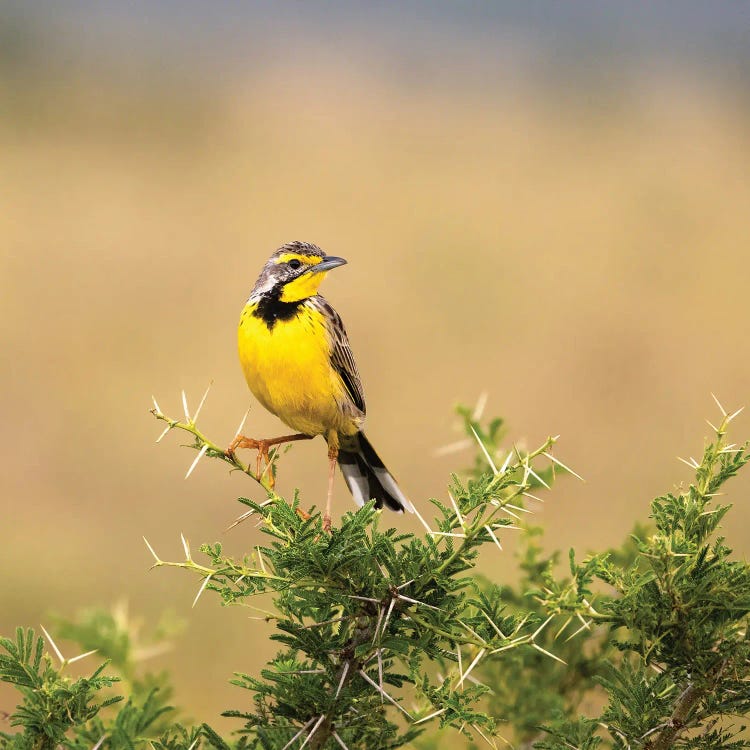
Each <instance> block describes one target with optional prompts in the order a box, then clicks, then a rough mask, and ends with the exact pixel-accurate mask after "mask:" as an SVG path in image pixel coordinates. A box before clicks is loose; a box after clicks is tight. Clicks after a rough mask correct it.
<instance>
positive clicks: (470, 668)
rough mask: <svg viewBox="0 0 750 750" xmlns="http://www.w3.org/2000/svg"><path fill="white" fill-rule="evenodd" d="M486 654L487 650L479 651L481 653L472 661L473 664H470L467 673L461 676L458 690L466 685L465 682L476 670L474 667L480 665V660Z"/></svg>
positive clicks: (481, 649) (457, 686)
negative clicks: (473, 670) (472, 671)
mask: <svg viewBox="0 0 750 750" xmlns="http://www.w3.org/2000/svg"><path fill="white" fill-rule="evenodd" d="M486 652H487V649H486V648H480V649H479V653H478V654H477V655H476V656H475V657H474V661H472V662H471V664H469V666H468V668H467V669H466V671H465V672H464V673H463V675H461V679H460V680H459V681H458V684H457V685H456V688H460V687H461V685H463V684H464V680H465V679H466V678H467V677H468V676H469V673H470V672H471V670H472V669H474V667H476V665H477V664H478V663H479V660H480V659H481V658H482V657H483V656H484V655H485V653H486Z"/></svg>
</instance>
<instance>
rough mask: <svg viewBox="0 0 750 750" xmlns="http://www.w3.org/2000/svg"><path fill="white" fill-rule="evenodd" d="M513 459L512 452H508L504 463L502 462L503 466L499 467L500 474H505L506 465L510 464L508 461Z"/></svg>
mask: <svg viewBox="0 0 750 750" xmlns="http://www.w3.org/2000/svg"><path fill="white" fill-rule="evenodd" d="M512 457H513V451H508V455H507V456H506V457H505V461H503V465H502V466H501V467H500V473H501V474H505V472H506V470H507V468H508V465H509V464H510V459H511V458H512Z"/></svg>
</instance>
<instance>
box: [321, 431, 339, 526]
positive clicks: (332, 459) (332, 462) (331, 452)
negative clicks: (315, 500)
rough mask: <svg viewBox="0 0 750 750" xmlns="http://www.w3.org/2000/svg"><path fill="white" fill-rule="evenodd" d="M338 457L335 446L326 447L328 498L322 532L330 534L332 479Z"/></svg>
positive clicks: (337, 450)
mask: <svg viewBox="0 0 750 750" xmlns="http://www.w3.org/2000/svg"><path fill="white" fill-rule="evenodd" d="M338 457H339V449H338V446H336V445H329V446H328V498H327V499H326V512H325V515H324V516H323V531H326V532H328V533H329V534H330V533H331V501H332V500H333V479H334V477H335V475H336V461H337V460H338Z"/></svg>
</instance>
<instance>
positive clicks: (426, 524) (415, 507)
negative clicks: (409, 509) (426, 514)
mask: <svg viewBox="0 0 750 750" xmlns="http://www.w3.org/2000/svg"><path fill="white" fill-rule="evenodd" d="M413 507H414V513H415V514H416V516H417V518H418V519H419V520H420V521H421V522H422V526H424V527H425V529H427V532H428V533H429V534H431V533H432V529H431V528H430V526H429V524H428V523H427V521H425V520H424V518H422V514H421V513H420V512H419V510H418V509H417V506H416V505H414V506H413Z"/></svg>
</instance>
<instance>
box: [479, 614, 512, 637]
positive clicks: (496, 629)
mask: <svg viewBox="0 0 750 750" xmlns="http://www.w3.org/2000/svg"><path fill="white" fill-rule="evenodd" d="M479 611H480V612H481V613H482V614H483V615H484V617H485V619H486V620H487V622H488V623H489V624H490V625H492V627H493V628H494V629H495V632H496V633H497V634H498V635H499V636H500V637H501V638H507V637H508V636H507V635H505V634H504V633H503V631H502V630H500V628H499V627H498V626H497V625H496V624H495V623H494V622H493V621H492V618H491V617H490V616H489V615H488V614H487V613H486V612H485V611H484V610H483V609H480V610H479Z"/></svg>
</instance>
